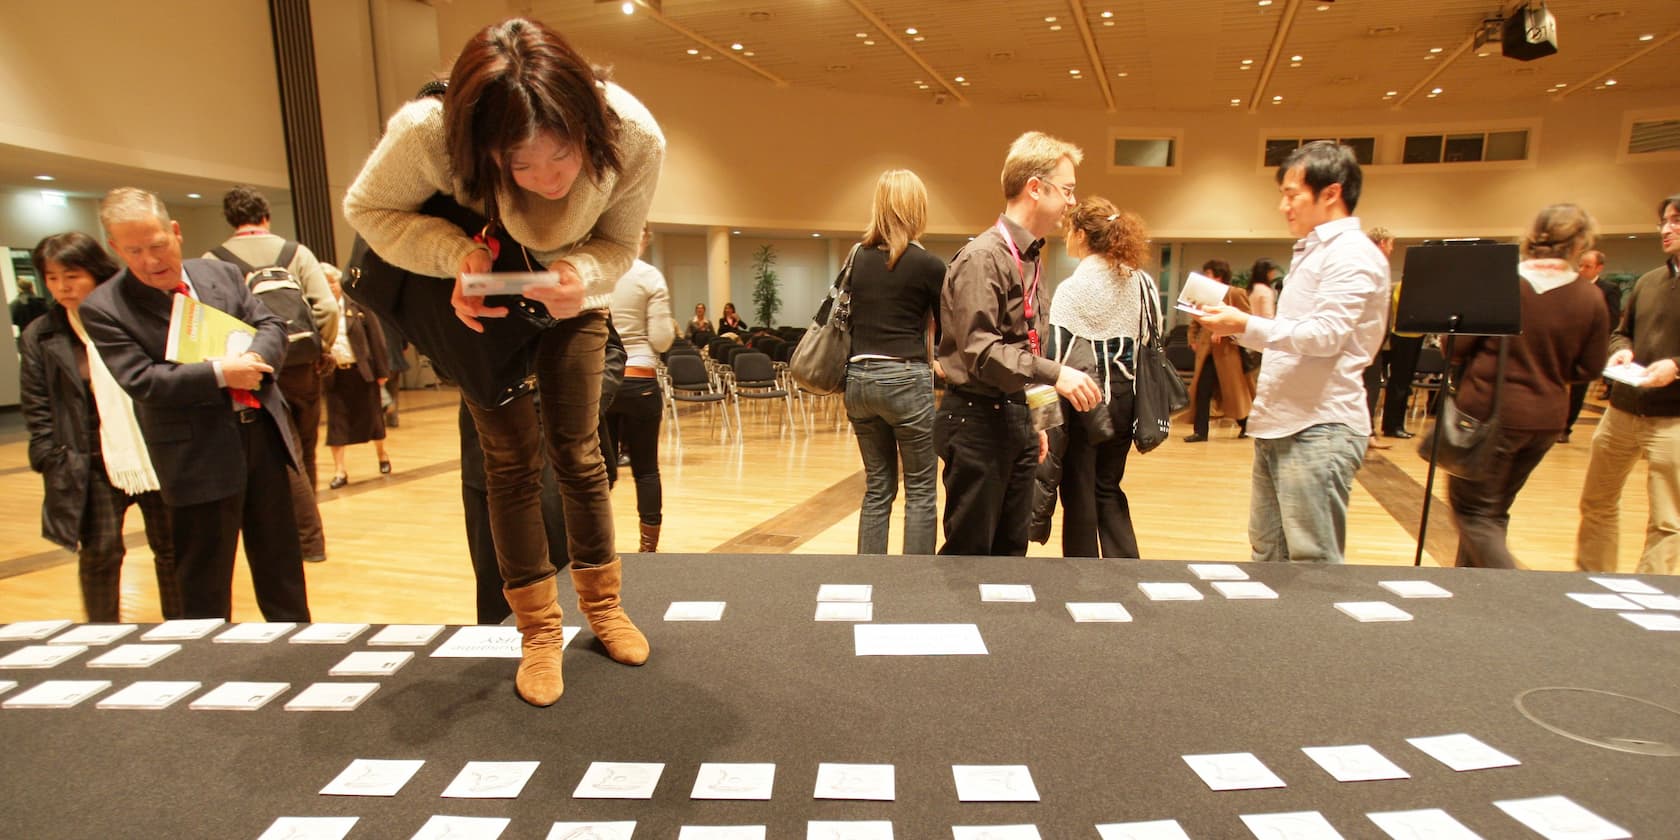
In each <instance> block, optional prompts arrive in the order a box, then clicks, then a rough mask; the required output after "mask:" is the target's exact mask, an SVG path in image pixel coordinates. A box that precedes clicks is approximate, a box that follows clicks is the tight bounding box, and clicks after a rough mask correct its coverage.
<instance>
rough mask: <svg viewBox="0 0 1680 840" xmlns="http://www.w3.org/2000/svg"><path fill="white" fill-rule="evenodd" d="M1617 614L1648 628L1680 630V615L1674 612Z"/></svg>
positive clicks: (1670, 630)
mask: <svg viewBox="0 0 1680 840" xmlns="http://www.w3.org/2000/svg"><path fill="white" fill-rule="evenodd" d="M1617 615H1619V616H1621V617H1622V618H1625V619H1627V620H1628V621H1631V622H1633V623H1634V624H1637V625H1639V626H1640V627H1643V628H1645V629H1646V630H1667V631H1669V632H1671V633H1672V632H1675V631H1677V630H1680V615H1675V614H1674V613H1666V612H1648V613H1646V612H1636V613H1617Z"/></svg>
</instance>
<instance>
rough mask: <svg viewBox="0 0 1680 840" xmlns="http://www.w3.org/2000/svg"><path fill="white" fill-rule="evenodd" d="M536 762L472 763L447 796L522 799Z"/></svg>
mask: <svg viewBox="0 0 1680 840" xmlns="http://www.w3.org/2000/svg"><path fill="white" fill-rule="evenodd" d="M539 763H540V762H536V761H469V762H467V766H465V767H462V768H461V772H460V773H457V774H455V781H453V782H450V783H449V787H447V788H445V789H444V791H443V795H444V796H445V797H447V798H449V799H518V798H519V794H520V793H521V792H522V791H524V790H525V784H526V783H527V782H529V781H530V780H531V774H533V773H535V772H537V765H538V764H539Z"/></svg>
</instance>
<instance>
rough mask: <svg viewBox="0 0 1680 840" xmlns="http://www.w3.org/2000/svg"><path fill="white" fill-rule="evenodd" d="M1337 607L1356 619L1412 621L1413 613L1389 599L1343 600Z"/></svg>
mask: <svg viewBox="0 0 1680 840" xmlns="http://www.w3.org/2000/svg"><path fill="white" fill-rule="evenodd" d="M1336 609H1338V610H1341V611H1342V612H1344V613H1346V614H1347V616H1348V617H1349V618H1352V619H1353V620H1355V621H1411V620H1412V614H1411V613H1409V612H1406V611H1405V610H1403V609H1400V608H1399V607H1396V606H1394V605H1393V604H1390V603H1389V602H1387V601H1342V602H1340V603H1338V604H1336Z"/></svg>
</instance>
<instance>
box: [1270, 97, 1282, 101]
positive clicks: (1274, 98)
mask: <svg viewBox="0 0 1680 840" xmlns="http://www.w3.org/2000/svg"><path fill="white" fill-rule="evenodd" d="M1272 101H1273V102H1282V101H1283V97H1282V96H1274V97H1272Z"/></svg>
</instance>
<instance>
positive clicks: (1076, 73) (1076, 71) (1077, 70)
mask: <svg viewBox="0 0 1680 840" xmlns="http://www.w3.org/2000/svg"><path fill="white" fill-rule="evenodd" d="M1068 75H1069V76H1077V75H1079V68H1077V67H1075V68H1073V69H1072V70H1069V71H1068ZM1611 84H1615V82H1611Z"/></svg>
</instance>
